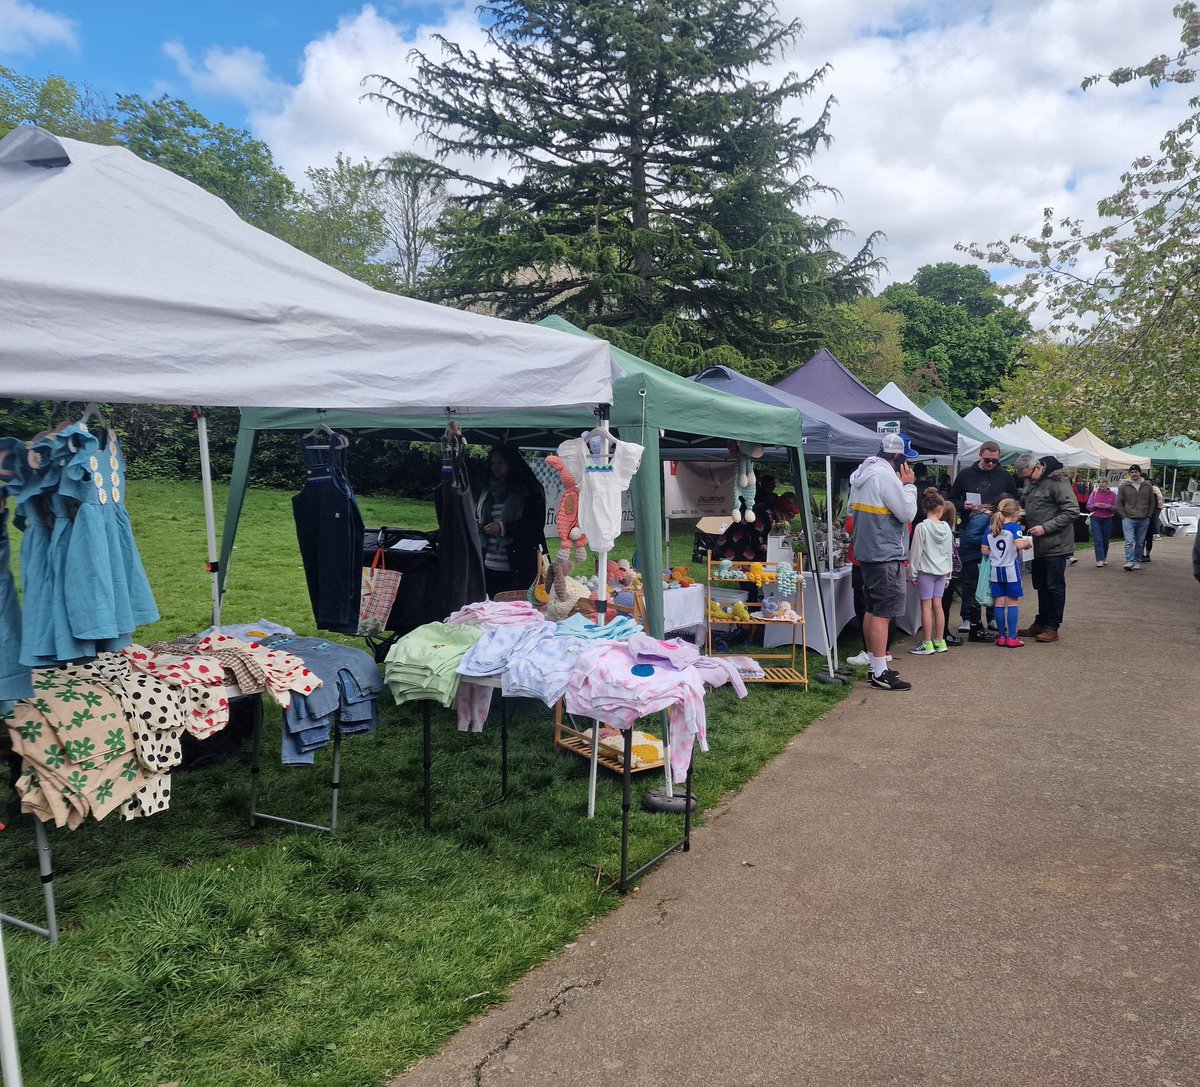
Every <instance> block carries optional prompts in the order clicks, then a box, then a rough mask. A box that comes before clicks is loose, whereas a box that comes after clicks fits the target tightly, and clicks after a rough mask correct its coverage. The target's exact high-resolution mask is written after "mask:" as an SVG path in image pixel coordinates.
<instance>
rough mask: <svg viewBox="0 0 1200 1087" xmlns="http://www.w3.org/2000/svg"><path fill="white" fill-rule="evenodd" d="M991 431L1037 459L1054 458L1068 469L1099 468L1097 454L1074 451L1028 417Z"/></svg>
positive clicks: (1022, 417)
mask: <svg viewBox="0 0 1200 1087" xmlns="http://www.w3.org/2000/svg"><path fill="white" fill-rule="evenodd" d="M992 429H993V430H994V431H995V432H996V433H997V434H1000V435H1001V436H1002V437H1004V438H1005V440H1006V441H1008V443H1009V444H1010V445H1023V446H1026V447H1027V448H1028V449H1029V450H1030V452H1033V453H1036V454H1037V455H1038V456H1039V457H1044V456H1046V455H1047V454H1049V455H1052V456H1055V457H1057V458H1058V459H1059V460H1060V461H1062V462H1063V464H1064V465H1066V467H1068V468H1099V467H1100V455H1099V454H1098V453H1095V452H1093V451H1092V450H1090V449H1076V448H1075V446H1073V445H1068V444H1067V443H1066V442H1064V441H1060V440H1059V439H1058V438H1056V437H1054V435H1053V434H1048V433H1047V432H1046V431H1044V430H1043V429H1042V428H1041V427H1040V426H1038V425H1037V423H1035V422H1034V421H1033V420H1032V419H1030V418H1029V416H1028V415H1022V416H1021V418H1020V419H1018V420H1017V421H1016V422H1015V423H1009V424H1008V425H1007V426H1002V427H993V428H992Z"/></svg>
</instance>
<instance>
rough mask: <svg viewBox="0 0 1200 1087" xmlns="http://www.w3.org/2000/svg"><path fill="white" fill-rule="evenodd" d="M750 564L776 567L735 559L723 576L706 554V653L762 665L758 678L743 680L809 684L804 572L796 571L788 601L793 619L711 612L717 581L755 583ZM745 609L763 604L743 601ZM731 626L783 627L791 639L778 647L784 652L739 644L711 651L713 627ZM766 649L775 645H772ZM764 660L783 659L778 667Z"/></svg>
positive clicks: (766, 569)
mask: <svg viewBox="0 0 1200 1087" xmlns="http://www.w3.org/2000/svg"><path fill="white" fill-rule="evenodd" d="M752 565H761V566H762V569H763V571H764V573H772V574H773V573H775V572H776V571H777V569H778V565H779V564H778V563H776V562H764V563H761V564H753V563H749V562H740V561H735V562H733V563H732V569H731V570H730V571H729V572H728V575H722V574H721V573H719V572H718V569H719V568H718V565H717V564H715V563H714V562H713V557H712V552H711V551H710V552H709V553H708V579H707V581H708V589H709V591H708V599H707V601H706V615H707V626H708V638H707V643H708V644H707V648H708V655H709V656H710V657H711V656H722V657H726V656H744V657H750V658H752V659H753V660H756V661H758V662H760V663H761V664H762V667H763V675H762V676H761V677H759V678H758V679H746V680H745V682H747V683H784V684H800V685H802V686H805V687H807V686H808V652H807V642H806V639H805V634H804V591H803V589H804V571H803V570H799V569H797V570H796V579H797V580H796V590H795V592H794V593H793V594H792V598H791V600H790V601H788V602H789V603H790V604H791V606H792V610H793V611H794V612H795V613H796V618H795V619H788V620H780V619H755V618H753V617H752V618H750V619H734V618H732V617H730V616H721V617H720V618H718V617H717V616H715V615H713V614H712V603H713V597H712V587H713V585H714V584H716V583H720V584H722V585H753V584H755V582H754V581H752V580H751V579H750V578H749V577H747V576H746V575H747V573H748V572H749V570H750V567H751V566H752ZM744 606H745V608H746V609H747V611H753V610H757V609H759V608H761V607H762V603H761V602H760V601H747V602H746V603H745V605H744ZM731 627H762V628H764V630H765V629H766V628H767V627H783V628H784V629H785V630H787V629H790V630H791V642H790V644H789V643H785V644H784V645H781V646H779V647H778V648H780V649H786V652H783V653H771V652H768V651H767V648H764V647H755V646H740V647H738V649H737V650H736V651H732V652H729V653H719V654H718V653H714V652H713V630H714V628H716V629H722V630H727V629H729V628H731ZM797 632H799V637H800V643H799V644H797V642H796V637H797ZM769 648H775V647H774V646H771V647H769ZM797 649H799V650H800V653H799V659H797V653H796V650H797ZM767 661H784V662H786V664H782V665H780V666H779V667H774V666H772V667H768V666H767V665H766V663H765V662H767ZM743 678H745V677H743Z"/></svg>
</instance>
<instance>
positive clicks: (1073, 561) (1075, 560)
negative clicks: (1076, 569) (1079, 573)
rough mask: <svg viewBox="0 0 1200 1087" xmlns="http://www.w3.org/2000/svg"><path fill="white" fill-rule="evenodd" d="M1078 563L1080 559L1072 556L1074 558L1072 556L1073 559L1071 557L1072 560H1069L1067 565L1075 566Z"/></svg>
mask: <svg viewBox="0 0 1200 1087" xmlns="http://www.w3.org/2000/svg"><path fill="white" fill-rule="evenodd" d="M1078 561H1079V560H1078V559H1077V558H1076V557H1075V556H1074V555H1072V556H1071V557H1070V558H1069V559H1068V560H1067V565H1068V566H1074V565H1075V564H1076V563H1077V562H1078Z"/></svg>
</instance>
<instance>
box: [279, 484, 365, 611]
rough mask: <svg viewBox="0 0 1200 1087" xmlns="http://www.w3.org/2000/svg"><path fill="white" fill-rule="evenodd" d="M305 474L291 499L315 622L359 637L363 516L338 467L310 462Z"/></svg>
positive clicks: (297, 538)
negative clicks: (298, 490)
mask: <svg viewBox="0 0 1200 1087" xmlns="http://www.w3.org/2000/svg"><path fill="white" fill-rule="evenodd" d="M306 471H307V475H308V479H307V482H305V484H304V487H303V489H302V490H301V491H300V493H299V494H298V495H296V496H295V497H294V498H293V499H292V515H293V517H294V518H295V521H296V540H297V542H298V543H299V545H300V558H301V561H302V562H303V564H304V579H305V581H306V582H307V583H308V596H309V600H310V601H311V602H312V609H313V618H314V619H315V620H316V624H317V626H318V627H319V628H320V629H321V630H331V631H335V632H336V633H339V634H354V633H356V632H357V631H358V607H359V594H360V592H361V590H362V567H363V520H362V515H361V514H360V513H359V511H358V502H357V501H356V500H355V497H354V492H353V491H352V490H351V489H350V484H349V483H348V482H347V481H346V478H345V476H344V475H343V474H342V472H341V471H340V470H339V469H338V468H337V467H336V466H334V465H331V464H329V463H325V464H320V463H318V464H310V465H309V466H308V467H307V469H306Z"/></svg>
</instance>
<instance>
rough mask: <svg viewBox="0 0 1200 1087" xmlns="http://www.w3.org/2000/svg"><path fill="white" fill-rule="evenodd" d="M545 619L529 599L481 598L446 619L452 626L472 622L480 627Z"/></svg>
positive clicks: (526, 624) (531, 623)
mask: <svg viewBox="0 0 1200 1087" xmlns="http://www.w3.org/2000/svg"><path fill="white" fill-rule="evenodd" d="M545 621H546V617H545V616H544V615H542V613H541V612H540V611H538V610H537V608H535V607H534V606H533V605H532V604H530V603H529V602H528V601H527V600H480V601H479V602H478V603H475V604H466V605H464V606H463V607H461V608H459V609H458V611H456V612H453V613H452V614H451V615H450V616H449V618H447V620H446V622H447V623H449V624H450V625H451V626H458V625H460V624H462V623H471V624H472V625H474V626H480V627H504V626H531V625H536V624H537V623H544V622H545Z"/></svg>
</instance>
